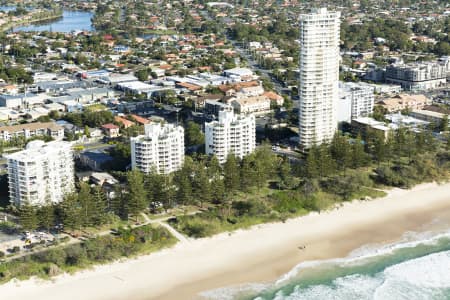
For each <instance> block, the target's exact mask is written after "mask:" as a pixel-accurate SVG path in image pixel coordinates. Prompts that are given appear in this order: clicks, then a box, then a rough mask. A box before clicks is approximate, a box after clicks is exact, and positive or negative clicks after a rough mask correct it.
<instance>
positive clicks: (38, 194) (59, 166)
mask: <svg viewBox="0 0 450 300" xmlns="http://www.w3.org/2000/svg"><path fill="white" fill-rule="evenodd" d="M6 158H7V159H8V179H9V195H10V202H11V203H12V204H14V205H16V206H20V205H22V204H25V203H27V204H30V205H46V204H47V203H58V202H61V201H62V200H63V199H64V196H65V195H66V194H68V193H70V192H72V191H73V188H74V160H73V151H72V144H71V143H69V142H62V141H53V142H48V143H45V142H43V141H32V142H30V143H28V145H27V147H26V149H25V150H23V151H20V152H16V153H13V154H9V155H7V156H6Z"/></svg>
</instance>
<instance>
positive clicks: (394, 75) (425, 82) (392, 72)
mask: <svg viewBox="0 0 450 300" xmlns="http://www.w3.org/2000/svg"><path fill="white" fill-rule="evenodd" d="M386 81H387V82H388V83H394V84H400V85H401V86H402V88H403V89H404V90H408V91H414V90H428V89H433V88H436V87H439V86H442V85H444V84H445V83H446V82H447V72H446V68H445V66H444V65H442V64H439V63H437V62H427V63H414V64H407V65H404V64H396V65H390V66H387V67H386Z"/></svg>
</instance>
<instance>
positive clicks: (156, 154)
mask: <svg viewBox="0 0 450 300" xmlns="http://www.w3.org/2000/svg"><path fill="white" fill-rule="evenodd" d="M183 163H184V129H183V127H181V126H175V125H173V124H160V123H151V124H146V125H145V134H144V135H140V136H137V137H132V138H131V167H132V168H133V170H135V169H137V170H140V171H141V172H144V173H146V174H148V173H150V172H151V171H152V170H154V171H156V172H157V173H158V174H169V173H171V172H174V171H176V170H179V169H180V168H181V167H182V166H183Z"/></svg>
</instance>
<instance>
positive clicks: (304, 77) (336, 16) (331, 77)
mask: <svg viewBox="0 0 450 300" xmlns="http://www.w3.org/2000/svg"><path fill="white" fill-rule="evenodd" d="M339 28H340V13H339V12H329V11H328V10H327V9H326V8H320V9H315V10H313V11H312V12H311V13H308V14H301V15H300V57H299V64H300V65H299V69H300V80H299V97H300V105H299V139H300V147H301V148H302V149H307V148H309V147H311V146H312V145H313V144H321V143H323V142H327V141H329V140H331V138H332V137H333V135H334V133H335V131H336V129H337V105H338V101H339V30H340V29H339Z"/></svg>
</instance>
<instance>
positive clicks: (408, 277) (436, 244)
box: [202, 231, 450, 300]
mask: <svg viewBox="0 0 450 300" xmlns="http://www.w3.org/2000/svg"><path fill="white" fill-rule="evenodd" d="M202 296H205V297H206V298H209V299H221V300H222V299H223V300H228V299H239V300H250V299H252V300H285V299H286V300H287V299H288V300H309V299H311V300H322V299H325V300H328V299H334V300H353V299H355V300H356V299H358V300H365V299H367V300H369V299H370V300H403V299H405V300H428V299H430V300H441V299H449V300H450V231H448V232H441V233H421V234H415V233H409V234H407V235H405V237H404V239H402V241H401V242H398V243H395V244H390V245H385V246H379V247H374V246H369V247H364V248H360V249H357V250H355V251H353V252H352V253H351V254H350V255H349V256H348V257H346V258H342V259H333V260H325V261H307V262H303V263H300V264H299V265H297V266H296V267H295V268H293V269H292V270H291V271H290V272H289V273H287V274H285V275H284V276H282V277H281V278H279V279H278V280H277V281H276V282H274V283H271V284H249V285H243V286H240V287H233V288H223V289H218V290H214V291H208V292H204V293H202Z"/></svg>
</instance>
